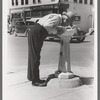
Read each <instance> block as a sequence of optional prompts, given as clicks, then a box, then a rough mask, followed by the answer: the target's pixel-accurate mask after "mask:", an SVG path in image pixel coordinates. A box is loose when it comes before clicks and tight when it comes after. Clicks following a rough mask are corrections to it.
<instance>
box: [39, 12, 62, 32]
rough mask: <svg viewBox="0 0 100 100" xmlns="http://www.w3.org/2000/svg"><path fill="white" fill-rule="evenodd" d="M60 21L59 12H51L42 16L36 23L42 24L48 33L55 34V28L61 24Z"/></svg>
mask: <svg viewBox="0 0 100 100" xmlns="http://www.w3.org/2000/svg"><path fill="white" fill-rule="evenodd" d="M61 22H62V17H61V14H55V13H52V14H48V15H46V16H44V17H43V18H41V19H40V20H39V21H38V22H37V23H39V24H40V25H42V26H43V27H44V28H45V29H46V30H47V31H48V34H56V33H57V31H56V28H57V27H58V26H59V25H61Z"/></svg>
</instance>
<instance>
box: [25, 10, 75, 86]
mask: <svg viewBox="0 0 100 100" xmlns="http://www.w3.org/2000/svg"><path fill="white" fill-rule="evenodd" d="M73 17H74V15H73V13H72V12H68V13H66V12H63V13H62V15H61V14H55V13H52V14H48V15H46V16H44V17H43V18H41V19H40V20H39V21H38V22H37V23H36V24H35V25H34V26H33V27H31V28H30V31H29V34H28V76H27V78H28V80H30V81H32V85H34V86H46V84H45V80H40V76H39V65H40V53H41V48H42V46H43V41H44V40H45V38H46V37H47V36H48V35H49V34H51V33H53V34H58V35H61V34H62V33H63V32H64V27H63V26H66V25H67V24H68V25H69V24H71V23H67V22H72V20H73ZM61 25H62V26H61Z"/></svg>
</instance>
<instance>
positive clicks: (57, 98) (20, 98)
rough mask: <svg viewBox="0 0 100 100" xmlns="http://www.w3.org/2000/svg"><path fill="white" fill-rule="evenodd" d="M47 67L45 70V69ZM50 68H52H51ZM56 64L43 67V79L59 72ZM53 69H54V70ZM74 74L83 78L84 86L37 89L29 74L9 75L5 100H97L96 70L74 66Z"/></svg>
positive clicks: (41, 70)
mask: <svg viewBox="0 0 100 100" xmlns="http://www.w3.org/2000/svg"><path fill="white" fill-rule="evenodd" d="M43 66H46V67H45V70H44V69H43ZM50 66H52V67H51V68H50ZM55 66H57V65H56V64H53V65H41V66H40V72H41V73H40V75H41V78H42V79H46V77H47V76H48V75H50V74H53V73H54V72H55V71H56V70H57V67H55ZM52 68H53V69H52ZM71 68H72V72H73V73H74V74H75V75H78V76H80V77H81V79H82V82H83V85H82V86H79V87H76V88H60V87H59V88H56V87H50V86H48V85H47V86H46V87H35V86H32V85H31V82H30V81H28V80H27V72H26V71H21V72H17V73H9V74H7V80H8V83H7V86H8V87H7V92H8V93H7V96H6V97H5V98H6V99H5V100H95V99H94V89H93V88H94V86H93V84H92V82H93V79H94V75H93V73H94V70H93V69H92V67H85V68H83V67H79V66H72V67H71Z"/></svg>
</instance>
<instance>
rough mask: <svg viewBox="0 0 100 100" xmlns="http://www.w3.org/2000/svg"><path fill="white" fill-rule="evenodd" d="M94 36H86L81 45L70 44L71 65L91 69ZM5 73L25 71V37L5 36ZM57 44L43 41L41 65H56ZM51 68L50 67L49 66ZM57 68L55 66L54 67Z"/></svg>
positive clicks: (58, 50) (26, 51)
mask: <svg viewBox="0 0 100 100" xmlns="http://www.w3.org/2000/svg"><path fill="white" fill-rule="evenodd" d="M93 37H94V36H93V35H92V36H87V37H86V39H85V41H84V42H83V43H75V42H73V43H70V54H71V65H74V66H77V67H78V66H79V67H91V68H92V69H93V66H94V65H93V63H94V50H93V49H94V38H93ZM5 51H6V52H7V61H6V63H7V73H13V72H20V71H25V70H27V59H28V43H27V37H25V36H22V35H20V36H18V37H15V36H14V35H9V34H7V50H5ZM59 52H60V44H59V42H52V41H45V42H44V45H43V48H42V51H41V65H48V64H51V65H52V64H58V61H59ZM51 67H52V66H51ZM55 67H57V66H55Z"/></svg>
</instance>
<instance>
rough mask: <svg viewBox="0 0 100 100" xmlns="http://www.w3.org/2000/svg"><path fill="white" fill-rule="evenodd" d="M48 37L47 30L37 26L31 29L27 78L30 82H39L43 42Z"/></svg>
mask: <svg viewBox="0 0 100 100" xmlns="http://www.w3.org/2000/svg"><path fill="white" fill-rule="evenodd" d="M47 36H48V32H47V31H46V29H45V28H44V27H43V26H41V25H39V24H35V25H34V26H33V27H31V28H30V31H29V34H28V71H27V72H28V73H27V78H28V80H30V81H37V80H39V65H40V53H41V48H42V46H43V41H44V40H45V38H46V37H47Z"/></svg>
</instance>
